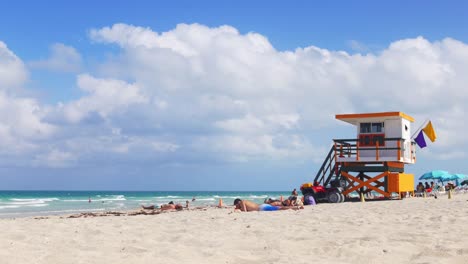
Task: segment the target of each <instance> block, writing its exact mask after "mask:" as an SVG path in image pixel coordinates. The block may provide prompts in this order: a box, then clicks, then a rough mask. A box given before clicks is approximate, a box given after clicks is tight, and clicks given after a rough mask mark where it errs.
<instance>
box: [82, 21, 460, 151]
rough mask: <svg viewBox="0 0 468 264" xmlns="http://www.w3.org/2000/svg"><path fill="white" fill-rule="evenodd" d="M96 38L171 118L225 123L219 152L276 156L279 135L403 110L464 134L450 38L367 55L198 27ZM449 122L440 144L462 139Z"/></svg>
mask: <svg viewBox="0 0 468 264" xmlns="http://www.w3.org/2000/svg"><path fill="white" fill-rule="evenodd" d="M90 37H91V38H92V39H93V40H95V41H99V42H103V43H116V44H118V45H119V46H120V47H121V48H122V53H121V54H119V56H118V57H117V59H115V60H110V61H108V62H107V63H106V64H104V65H103V67H110V68H112V69H114V70H115V69H118V68H120V70H117V71H114V74H116V75H117V74H124V75H125V76H126V77H127V78H130V79H135V80H136V81H137V83H138V84H139V85H140V86H141V87H142V89H143V90H144V91H145V93H146V94H148V95H149V96H154V97H158V98H163V100H164V102H167V105H168V107H167V108H166V109H165V114H166V115H171V113H172V115H173V116H174V122H183V123H186V124H187V127H186V128H185V129H187V130H191V129H193V127H192V126H193V124H194V123H193V120H190V119H193V118H197V119H198V120H200V121H201V122H205V124H204V129H208V130H210V127H213V128H221V130H218V131H217V132H211V133H214V134H213V139H215V138H217V139H219V138H222V140H225V141H226V142H225V144H223V143H221V142H224V141H219V140H214V141H216V142H219V144H218V143H214V145H213V146H212V147H213V148H214V149H216V151H220V152H221V149H223V148H224V149H225V150H226V151H228V152H229V150H234V152H237V153H241V152H242V150H245V152H246V153H256V154H255V155H258V156H261V153H262V152H263V153H264V154H265V156H271V155H270V154H271V153H272V149H273V148H272V146H273V144H272V142H273V138H274V137H275V136H274V135H276V134H285V135H290V136H291V137H292V136H293V135H295V134H297V133H299V134H303V135H307V134H308V133H316V132H314V131H322V134H327V133H326V132H325V130H327V129H330V130H332V128H331V127H332V126H334V125H335V124H336V121H334V114H337V113H352V112H377V111H405V112H408V113H409V114H411V115H415V116H417V117H421V118H425V117H429V118H433V119H441V120H445V121H447V122H448V124H452V125H453V126H454V127H456V128H457V130H458V131H460V129H466V128H468V127H466V126H465V125H464V124H461V125H458V124H459V123H460V122H459V120H456V119H453V120H452V119H451V118H450V116H451V115H452V114H453V113H454V112H453V111H454V110H453V109H455V108H457V107H458V108H461V109H462V110H463V111H466V110H467V109H466V106H465V104H464V100H465V99H466V97H467V96H468V90H467V89H466V88H465V83H466V81H467V80H466V78H467V77H465V76H466V75H465V74H464V68H466V66H468V58H467V55H468V52H467V49H468V46H467V45H466V44H464V43H462V42H459V41H456V40H453V39H449V38H447V39H444V40H442V41H437V42H432V43H431V42H429V41H428V40H426V39H424V38H423V37H417V38H414V39H404V40H398V41H395V42H394V43H391V44H390V45H389V47H388V48H386V49H384V50H382V51H381V52H379V54H372V53H368V54H366V55H361V54H348V53H346V52H343V51H330V50H327V49H325V48H319V47H314V46H310V47H305V48H298V49H296V50H294V51H284V52H279V51H276V50H275V49H274V48H273V46H272V45H271V44H270V43H269V42H268V40H267V38H265V37H264V36H262V35H260V34H257V33H248V34H240V33H239V32H238V31H237V30H236V29H234V28H232V27H229V26H221V27H218V28H208V27H206V26H203V25H199V24H192V25H186V24H181V25H178V26H177V27H176V28H175V29H174V30H171V31H169V32H164V33H157V32H154V31H152V30H151V29H149V28H141V27H134V26H131V25H124V24H116V25H114V26H112V27H106V28H102V29H94V30H92V31H91V33H90ZM119 65H120V67H119ZM181 105H183V106H184V107H185V109H187V110H186V111H184V110H183V109H180V108H179V106H181ZM454 107H455V108H454ZM176 108H177V109H176ZM175 120H177V121H175ZM170 123H171V121H170V120H168V121H167V123H165V124H163V127H164V125H166V126H167V128H170V127H171V124H170ZM448 124H447V125H445V124H444V122H440V127H437V128H436V129H440V131H441V133H442V134H441V135H444V134H445V133H446V135H444V137H441V138H440V140H439V141H440V142H439V146H440V147H442V146H447V145H452V144H453V143H450V142H451V141H452V140H451V139H450V138H457V137H456V133H457V132H456V131H452V130H451V129H447V128H448V126H450V125H448ZM454 124H457V125H454ZM163 129H164V128H163ZM349 131H350V135H352V134H353V132H354V130H353V129H351V128H349ZM445 131H446V132H445ZM249 137H253V139H252V138H249ZM202 138H204V139H206V138H205V137H202ZM324 138H325V137H324ZM308 140H312V141H314V139H313V138H312V139H310V138H309V139H308ZM318 140H322V138H320V139H315V141H318ZM329 140H330V141H331V136H330V139H329ZM202 141H203V140H202ZM301 144H302V145H307V144H308V143H307V140H306V141H304V142H302V143H301ZM321 144H322V145H326V144H325V143H321ZM290 147H291V148H292V146H290ZM207 148H210V146H209V145H208V147H207Z"/></svg>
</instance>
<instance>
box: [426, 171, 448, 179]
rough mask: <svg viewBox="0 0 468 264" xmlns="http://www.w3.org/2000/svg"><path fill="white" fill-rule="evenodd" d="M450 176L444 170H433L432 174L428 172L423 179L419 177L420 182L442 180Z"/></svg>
mask: <svg viewBox="0 0 468 264" xmlns="http://www.w3.org/2000/svg"><path fill="white" fill-rule="evenodd" d="M447 175H450V174H449V173H448V171H444V170H433V171H430V172H426V173H424V174H423V175H421V177H419V180H441V178H443V177H445V176H447Z"/></svg>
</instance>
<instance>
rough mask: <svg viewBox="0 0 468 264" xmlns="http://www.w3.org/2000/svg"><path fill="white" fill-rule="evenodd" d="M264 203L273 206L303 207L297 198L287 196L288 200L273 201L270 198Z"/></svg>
mask: <svg viewBox="0 0 468 264" xmlns="http://www.w3.org/2000/svg"><path fill="white" fill-rule="evenodd" d="M264 203H266V204H269V205H273V206H303V205H304V203H303V202H302V200H301V199H299V198H298V197H297V196H292V195H291V196H289V198H288V199H286V200H284V201H280V200H274V199H271V198H267V199H265V201H264Z"/></svg>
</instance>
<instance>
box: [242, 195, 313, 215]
mask: <svg viewBox="0 0 468 264" xmlns="http://www.w3.org/2000/svg"><path fill="white" fill-rule="evenodd" d="M234 206H235V210H239V211H242V212H252V211H278V210H288V209H293V210H298V209H304V207H297V206H276V205H271V204H261V205H259V204H256V203H254V202H252V201H248V200H241V199H239V198H237V199H235V200H234Z"/></svg>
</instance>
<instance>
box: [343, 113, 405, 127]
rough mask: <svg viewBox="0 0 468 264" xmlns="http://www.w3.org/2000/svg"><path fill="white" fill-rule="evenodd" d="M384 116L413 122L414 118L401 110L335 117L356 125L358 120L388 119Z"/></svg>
mask: <svg viewBox="0 0 468 264" xmlns="http://www.w3.org/2000/svg"><path fill="white" fill-rule="evenodd" d="M386 117H397V118H404V119H406V120H409V121H410V122H414V118H413V117H411V116H409V115H407V114H405V113H403V112H380V113H363V114H340V115H336V116H335V118H336V119H338V120H341V121H344V122H347V123H350V124H352V125H357V123H359V122H363V121H364V122H365V121H379V120H384V119H388V118H386Z"/></svg>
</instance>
